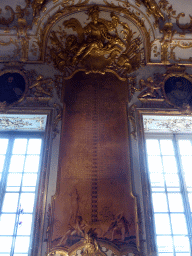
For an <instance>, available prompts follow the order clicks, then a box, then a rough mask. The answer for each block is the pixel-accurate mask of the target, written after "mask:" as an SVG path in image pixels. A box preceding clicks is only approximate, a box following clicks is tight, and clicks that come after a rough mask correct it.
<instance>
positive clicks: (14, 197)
mask: <svg viewBox="0 0 192 256" xmlns="http://www.w3.org/2000/svg"><path fill="white" fill-rule="evenodd" d="M18 197H19V194H18V193H6V194H5V198H4V202H3V209H2V212H16V211H17V204H18Z"/></svg>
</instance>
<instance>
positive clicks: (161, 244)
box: [157, 236, 173, 252]
mask: <svg viewBox="0 0 192 256" xmlns="http://www.w3.org/2000/svg"><path fill="white" fill-rule="evenodd" d="M157 247H158V251H159V252H173V242H172V237H170V236H157Z"/></svg>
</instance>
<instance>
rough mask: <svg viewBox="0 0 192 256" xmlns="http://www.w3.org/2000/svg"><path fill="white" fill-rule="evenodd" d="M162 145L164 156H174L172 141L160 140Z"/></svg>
mask: <svg viewBox="0 0 192 256" xmlns="http://www.w3.org/2000/svg"><path fill="white" fill-rule="evenodd" d="M160 145H161V154H162V155H174V149H173V143H172V140H160Z"/></svg>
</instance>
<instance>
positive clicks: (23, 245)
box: [14, 236, 30, 253]
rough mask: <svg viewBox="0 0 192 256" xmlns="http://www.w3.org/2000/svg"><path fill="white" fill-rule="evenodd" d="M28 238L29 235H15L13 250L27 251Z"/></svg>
mask: <svg viewBox="0 0 192 256" xmlns="http://www.w3.org/2000/svg"><path fill="white" fill-rule="evenodd" d="M29 239H30V237H24V236H21V237H19V236H17V237H16V241H15V250H14V252H15V253H17V252H20V253H22V252H24V253H27V252H28V249H29Z"/></svg>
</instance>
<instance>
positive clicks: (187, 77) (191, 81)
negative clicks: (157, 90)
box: [162, 73, 192, 108]
mask: <svg viewBox="0 0 192 256" xmlns="http://www.w3.org/2000/svg"><path fill="white" fill-rule="evenodd" d="M172 77H173V78H184V79H186V80H187V81H189V82H190V83H191V87H192V77H191V76H190V75H187V74H183V73H177V74H174V73H172V74H169V75H167V76H166V77H165V79H164V81H163V86H162V89H163V96H164V98H165V101H166V102H167V103H168V104H170V105H172V106H174V107H176V108H183V105H181V106H179V105H177V104H175V103H174V102H172V101H171V100H170V98H169V97H168V96H167V93H166V92H165V84H166V82H167V80H168V79H170V78H172ZM191 98H192V88H191ZM181 101H182V100H181ZM183 104H185V103H183ZM186 105H187V104H186ZM191 106H192V103H191Z"/></svg>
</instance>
